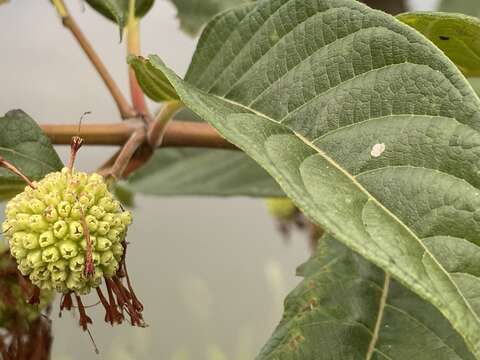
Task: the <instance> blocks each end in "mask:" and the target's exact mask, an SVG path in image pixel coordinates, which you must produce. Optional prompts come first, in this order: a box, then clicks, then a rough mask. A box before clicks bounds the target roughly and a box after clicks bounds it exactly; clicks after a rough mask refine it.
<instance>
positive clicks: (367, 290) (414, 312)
mask: <svg viewBox="0 0 480 360" xmlns="http://www.w3.org/2000/svg"><path fill="white" fill-rule="evenodd" d="M477 266H478V265H477ZM299 275H301V276H303V277H304V280H303V281H302V282H301V283H300V284H299V285H298V286H297V287H296V289H295V290H293V291H292V292H291V293H290V295H289V296H288V297H287V299H286V301H285V313H284V316H283V319H282V321H281V322H280V324H279V326H278V327H277V329H276V330H275V332H274V334H273V336H272V338H271V339H270V341H269V342H268V343H267V344H266V345H265V346H264V348H263V349H262V351H261V353H260V355H259V356H258V358H257V359H258V360H267V359H269V360H270V359H298V358H301V359H316V360H317V359H328V360H332V359H338V360H344V359H370V358H371V359H399V360H406V359H419V360H420V359H421V360H459V359H469V360H470V359H474V357H473V356H472V354H471V353H470V352H469V351H468V350H467V349H466V347H465V345H464V343H463V341H462V339H461V337H459V336H458V334H456V333H455V332H454V331H453V330H452V328H451V326H450V324H449V323H448V321H446V320H445V318H443V317H442V315H441V314H440V313H439V312H438V310H436V309H435V308H434V307H433V306H431V305H430V304H428V303H426V302H425V301H422V300H421V299H420V298H418V297H417V296H416V295H414V294H413V293H412V292H410V291H409V290H407V289H406V288H405V287H403V286H402V285H400V284H399V283H398V282H397V281H394V280H393V279H391V278H390V277H389V276H388V275H386V274H385V273H384V272H383V271H382V270H381V269H379V268H377V267H375V266H373V265H372V264H371V263H368V262H367V261H365V260H364V259H363V258H361V257H360V256H358V255H356V254H355V253H353V252H352V251H351V250H349V249H348V248H346V247H345V246H343V245H341V244H340V243H339V242H337V241H335V240H334V239H333V238H331V237H329V236H327V237H324V238H323V239H321V240H320V243H319V247H318V249H317V251H316V254H315V255H314V256H313V257H312V258H311V259H310V260H309V261H308V262H307V263H306V264H304V265H303V266H302V267H300V268H299ZM373 334H375V336H373ZM373 339H375V341H372V340H373ZM295 349H296V350H297V353H299V354H301V355H300V356H295V355H293V354H295ZM365 354H369V355H368V356H371V357H368V356H365Z"/></svg>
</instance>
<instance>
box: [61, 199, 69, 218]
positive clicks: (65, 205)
mask: <svg viewBox="0 0 480 360" xmlns="http://www.w3.org/2000/svg"><path fill="white" fill-rule="evenodd" d="M71 210H72V205H71V204H70V203H69V202H68V201H61V202H60V203H59V204H58V205H57V211H58V215H59V216H61V217H62V218H66V217H68V216H69V215H70V211H71Z"/></svg>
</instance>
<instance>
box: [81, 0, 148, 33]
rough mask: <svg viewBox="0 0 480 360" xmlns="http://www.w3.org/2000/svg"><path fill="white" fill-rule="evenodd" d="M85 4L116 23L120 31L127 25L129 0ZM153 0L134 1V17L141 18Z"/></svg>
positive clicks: (104, 0) (90, 1)
mask: <svg viewBox="0 0 480 360" xmlns="http://www.w3.org/2000/svg"><path fill="white" fill-rule="evenodd" d="M86 1H87V3H88V4H89V5H90V6H91V7H92V8H93V9H95V10H96V11H98V12H99V13H100V14H102V15H103V16H105V17H106V18H108V19H110V20H112V21H114V22H116V23H117V24H118V25H119V26H120V28H121V29H123V28H124V27H125V26H126V25H127V19H128V1H129V0H86ZM154 2H155V0H135V15H136V17H138V18H141V17H143V16H145V15H146V14H147V12H148V11H149V10H150V9H151V7H152V6H153V4H154Z"/></svg>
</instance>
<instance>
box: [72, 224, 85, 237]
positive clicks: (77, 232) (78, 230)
mask: <svg viewBox="0 0 480 360" xmlns="http://www.w3.org/2000/svg"><path fill="white" fill-rule="evenodd" d="M70 237H71V238H72V239H74V240H80V239H81V238H82V237H83V226H82V224H81V223H80V222H78V221H72V222H71V223H70Z"/></svg>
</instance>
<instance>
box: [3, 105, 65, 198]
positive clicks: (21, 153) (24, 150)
mask: <svg viewBox="0 0 480 360" xmlns="http://www.w3.org/2000/svg"><path fill="white" fill-rule="evenodd" d="M0 155H1V156H3V157H4V158H5V159H6V160H8V161H9V162H11V163H12V164H13V165H15V166H16V167H17V168H18V169H20V171H22V172H23V173H24V174H25V175H26V176H27V177H28V178H30V179H32V180H40V179H42V178H43V177H44V176H45V175H47V174H48V173H50V172H52V171H57V170H60V169H61V168H62V167H63V164H62V162H61V161H60V158H59V157H58V155H57V153H56V151H55V149H54V148H53V146H52V144H51V143H50V139H49V138H48V137H47V136H45V135H44V134H43V132H42V130H41V129H40V127H39V126H38V125H37V123H36V122H35V121H34V120H33V119H32V118H30V116H28V115H27V114H25V113H24V112H23V111H22V110H12V111H9V112H8V113H6V114H5V116H3V117H0ZM25 186H26V184H25V183H24V182H23V181H22V180H21V179H19V178H18V176H16V175H14V174H12V173H11V172H9V171H7V170H5V169H0V199H2V200H4V199H8V198H10V197H12V196H13V195H15V194H17V193H19V192H21V191H22V190H23V189H24V188H25Z"/></svg>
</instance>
